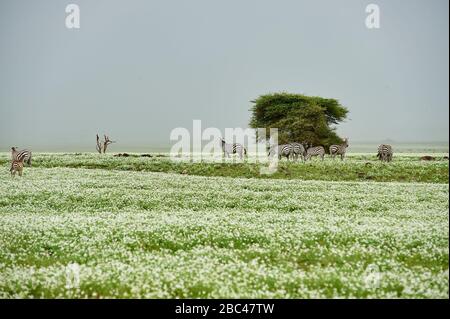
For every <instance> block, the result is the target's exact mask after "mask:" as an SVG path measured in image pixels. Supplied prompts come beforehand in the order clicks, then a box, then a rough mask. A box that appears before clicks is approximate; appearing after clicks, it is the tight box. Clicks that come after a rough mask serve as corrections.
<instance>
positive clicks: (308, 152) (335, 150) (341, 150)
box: [10, 138, 393, 176]
mask: <svg viewBox="0 0 450 319" xmlns="http://www.w3.org/2000/svg"><path fill="white" fill-rule="evenodd" d="M221 144H222V151H223V153H224V155H226V156H227V157H230V156H231V155H232V154H237V155H238V156H239V158H240V159H243V158H244V156H245V155H247V150H246V149H245V147H244V146H243V145H242V144H239V143H233V144H229V143H226V142H225V140H224V139H222V140H221ZM348 145H349V144H348V138H345V139H344V140H343V143H342V144H335V145H331V146H330V147H329V153H330V156H331V158H333V159H334V158H335V157H336V155H339V156H340V157H341V160H344V158H345V153H346V151H347V148H348ZM268 151H269V153H268V156H269V157H272V158H273V156H275V155H276V156H278V159H280V160H281V159H282V158H283V157H286V159H287V160H288V161H289V159H290V158H292V159H293V160H294V161H298V159H299V158H301V159H302V160H303V161H307V160H310V159H311V158H312V157H319V158H321V159H322V161H323V160H324V158H325V148H324V147H323V146H313V145H312V143H298V142H293V143H288V144H283V145H272V146H271V147H270V148H269V150H268ZM392 157H393V150H392V146H391V145H388V144H381V145H380V146H378V153H377V158H378V159H379V160H381V161H383V162H390V161H392ZM24 163H27V164H28V165H29V166H31V151H29V150H26V149H24V150H18V148H17V147H11V168H10V172H11V176H15V175H16V173H18V174H19V176H22V172H23V166H24Z"/></svg>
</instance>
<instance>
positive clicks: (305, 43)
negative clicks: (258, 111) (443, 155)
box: [0, 0, 449, 151]
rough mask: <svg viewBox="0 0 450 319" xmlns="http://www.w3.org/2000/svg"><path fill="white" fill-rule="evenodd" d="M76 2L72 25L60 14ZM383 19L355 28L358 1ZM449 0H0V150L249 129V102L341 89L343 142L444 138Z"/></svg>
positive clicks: (131, 143) (148, 142)
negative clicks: (197, 128)
mask: <svg viewBox="0 0 450 319" xmlns="http://www.w3.org/2000/svg"><path fill="white" fill-rule="evenodd" d="M69 3H75V4H78V5H79V7H80V10H81V28H80V29H78V30H75V29H72V30H69V29H67V28H66V26H65V17H66V13H65V7H66V5H67V4H69ZM369 3H376V4H378V5H379V7H380V10H381V28H380V29H368V28H366V26H365V18H366V16H367V13H366V12H365V8H366V5H367V4H369ZM448 6H449V4H448V1H447V0H433V1H427V0H421V1H413V0H403V1H400V0H389V1H381V0H372V1H361V0H341V1H336V0H327V1H325V0H322V1H316V0H314V1H313V0H308V1H299V0H292V1H286V0H281V1H273V0H272V1H262V0H246V1H237V0H227V1H210V0H192V1H181V0H180V1H175V0H169V1H163V0H158V1H150V0H148V1H147V0H142V1H137V0H133V1H125V0H122V1H113V0H107V1H106V0H96V1H92V0H91V1H84V0H71V1H56V0H55V1H49V0H41V1H17V0H2V1H1V2H0V151H7V150H9V147H10V146H13V145H16V146H19V147H30V148H33V149H39V150H78V149H86V150H90V149H91V150H92V151H95V149H94V145H95V134H96V133H97V132H98V133H100V134H103V133H108V134H109V135H110V136H111V138H112V139H117V140H118V144H117V145H116V146H114V147H116V149H118V148H121V149H126V148H129V147H130V148H131V147H135V148H142V150H150V149H154V148H160V147H167V146H169V145H170V141H169V134H170V131H171V130H172V129H173V128H175V127H186V128H191V127H192V120H193V119H200V120H202V121H203V126H204V127H210V126H211V127H217V128H219V129H224V128H225V127H247V125H248V122H249V118H250V112H249V109H250V107H251V103H250V101H251V100H253V99H254V98H256V97H257V96H259V95H261V94H266V93H271V92H279V91H287V92H292V93H303V94H307V95H318V96H323V97H331V98H336V99H338V100H339V101H340V102H341V103H342V104H343V105H344V106H346V107H347V108H348V109H349V110H350V114H349V119H348V120H347V121H346V122H345V123H343V124H341V125H340V126H339V128H338V133H339V134H340V135H341V136H348V137H349V138H350V141H382V140H385V139H392V140H394V141H399V142H400V141H403V142H407V141H410V142H412V141H415V142H426V141H441V142H446V141H448V134H449V124H448V123H449V122H448V117H449V93H448V86H449V42H448V38H449V34H448V32H449V31H448V30H449V17H448V12H449V8H448Z"/></svg>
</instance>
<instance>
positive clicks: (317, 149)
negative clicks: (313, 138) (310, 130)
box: [305, 146, 325, 161]
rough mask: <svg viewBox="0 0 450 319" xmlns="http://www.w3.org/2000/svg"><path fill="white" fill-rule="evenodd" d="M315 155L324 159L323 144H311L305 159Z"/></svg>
mask: <svg viewBox="0 0 450 319" xmlns="http://www.w3.org/2000/svg"><path fill="white" fill-rule="evenodd" d="M313 156H320V157H321V158H322V161H323V159H324V157H325V149H324V148H323V146H311V147H309V148H308V149H307V150H306V157H305V161H307V160H309V159H311V157H313Z"/></svg>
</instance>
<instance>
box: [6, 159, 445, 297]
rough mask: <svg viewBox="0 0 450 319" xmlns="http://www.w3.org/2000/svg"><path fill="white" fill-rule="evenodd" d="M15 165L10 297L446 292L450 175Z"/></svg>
mask: <svg viewBox="0 0 450 319" xmlns="http://www.w3.org/2000/svg"><path fill="white" fill-rule="evenodd" d="M5 156H6V155H5ZM351 161H352V160H351V159H350V160H349V163H351ZM401 162H402V163H405V164H404V165H410V166H411V165H412V164H410V163H409V162H408V160H406V159H404V160H403V161H401ZM428 164H429V165H433V164H431V163H426V165H428ZM8 165H9V163H7V164H3V165H2V167H3V168H2V172H1V174H0V298H18V297H25V298H54V297H56V298H72V297H75V298H202V297H205V298H448V297H449V291H448V287H449V269H448V261H449V209H448V199H449V185H448V183H428V182H423V183H417V182H376V181H360V180H357V181H356V180H355V181H326V180H308V181H307V180H302V179H299V178H294V179H282V178H277V179H269V178H239V177H220V176H196V175H189V174H179V173H178V174H175V173H167V172H165V173H157V172H149V171H136V170H119V169H101V168H95V169H86V168H66V167H44V165H39V163H38V164H37V165H33V167H31V168H29V167H25V169H24V177H22V178H19V177H16V178H11V177H10V176H9V172H8ZM291 165H305V164H300V163H298V164H291ZM317 165H324V164H317ZM326 165H328V164H326ZM336 165H344V164H339V162H336ZM346 165H349V164H346ZM377 165H378V164H377ZM394 165H395V163H394ZM414 165H419V164H414ZM424 165H425V164H424ZM440 165H445V166H446V168H447V169H448V162H446V163H445V164H440ZM311 169H314V166H311Z"/></svg>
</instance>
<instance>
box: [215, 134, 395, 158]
mask: <svg viewBox="0 0 450 319" xmlns="http://www.w3.org/2000/svg"><path fill="white" fill-rule="evenodd" d="M221 143H222V151H223V153H224V155H225V156H227V157H230V156H231V155H232V154H237V155H238V156H239V158H240V159H243V157H244V155H247V150H246V149H245V147H244V146H243V145H242V144H239V143H233V144H230V143H226V142H225V140H224V139H221ZM348 146H349V144H348V138H344V139H343V143H342V144H334V145H331V146H330V147H329V149H328V150H329V154H330V156H331V158H332V159H334V158H335V157H336V156H337V155H339V156H340V157H341V160H344V158H345V153H346V151H347V148H348ZM268 152H269V153H268V156H269V158H273V157H274V156H277V157H278V159H279V160H281V159H282V158H283V157H285V158H286V159H287V160H288V161H289V159H292V160H294V161H298V159H299V158H301V159H302V160H303V161H307V160H310V159H311V158H312V157H319V158H321V159H322V161H323V160H324V158H325V148H324V147H323V146H313V144H312V143H307V142H304V143H298V142H293V143H288V144H282V145H272V146H271V147H269V149H268ZM392 157H393V151H392V146H391V145H388V144H381V145H380V146H378V153H377V158H378V159H379V160H381V161H383V162H390V161H392Z"/></svg>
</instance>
